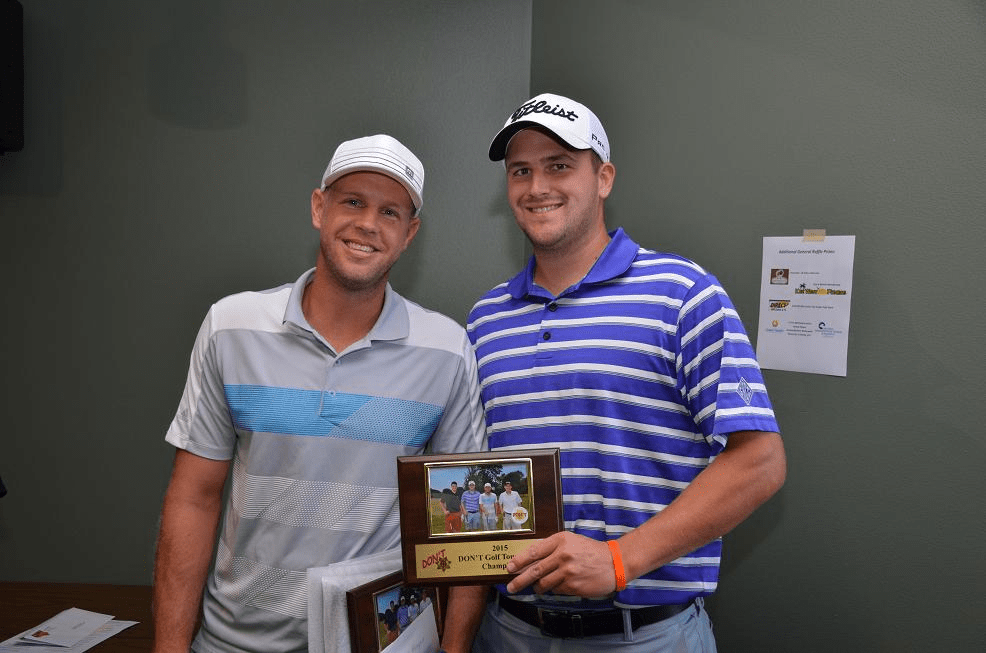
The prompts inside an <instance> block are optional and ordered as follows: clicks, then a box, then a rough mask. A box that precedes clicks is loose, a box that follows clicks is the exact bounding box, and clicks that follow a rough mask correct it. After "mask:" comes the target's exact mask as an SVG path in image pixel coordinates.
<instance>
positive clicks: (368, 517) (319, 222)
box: [154, 135, 486, 653]
mask: <svg viewBox="0 0 986 653" xmlns="http://www.w3.org/2000/svg"><path fill="white" fill-rule="evenodd" d="M423 182H424V169H423V167H422V165H421V162H420V161H419V160H418V159H417V157H415V156H414V154H412V153H411V152H410V150H408V149H407V148H406V147H404V146H403V145H402V144H401V143H399V142H398V141H397V140H395V139H394V138H392V137H390V136H386V135H376V136H369V137H365V138H358V139H355V140H351V141H346V142H344V143H342V144H341V145H339V147H338V148H337V149H336V151H335V154H334V155H333V156H332V160H331V161H330V163H329V165H328V168H327V169H326V170H325V173H324V174H323V176H322V178H321V183H320V185H319V187H318V188H316V189H315V190H314V191H313V192H312V195H311V220H312V225H313V226H314V228H315V229H316V230H317V231H318V233H319V248H318V253H317V255H316V260H315V267H314V268H312V269H310V270H308V271H307V272H305V273H304V274H302V275H301V276H300V277H299V278H298V280H297V281H295V282H294V283H289V284H285V285H283V286H280V287H278V288H273V289H270V290H265V291H262V292H244V293H240V294H236V295H232V296H229V297H226V298H224V299H222V300H220V301H219V302H217V303H216V304H215V305H214V306H213V307H212V308H211V309H210V310H209V313H208V315H207V317H206V319H205V322H204V323H203V325H202V327H201V329H200V331H199V334H198V337H197V339H196V342H195V346H194V348H193V351H192V358H191V365H190V368H189V373H188V381H187V383H186V386H185V392H184V394H183V396H182V399H181V403H180V404H179V407H178V412H177V415H176V416H175V418H174V421H173V422H172V423H171V427H170V428H169V430H168V434H167V437H166V439H167V441H168V442H169V443H171V444H172V445H174V446H175V447H176V448H177V452H176V457H175V460H174V467H173V471H172V476H171V481H170V483H169V485H168V490H167V493H166V495H165V500H164V508H163V510H162V517H161V532H160V536H159V540H158V550H157V557H156V561H155V581H154V617H155V649H154V650H155V651H188V650H189V648H191V649H192V650H195V651H208V652H216V651H257V652H261V651H263V652H266V653H269V652H272V651H307V650H308V625H307V616H308V611H307V596H308V589H307V583H306V570H307V569H309V568H312V567H325V566H329V565H333V564H336V563H340V564H346V562H347V561H353V562H355V563H357V564H358V562H359V559H360V558H362V557H364V556H374V558H373V559H374V560H379V559H381V556H383V557H384V558H386V556H387V555H389V553H390V552H392V551H396V550H397V548H398V544H399V537H400V533H399V522H398V518H397V514H398V513H397V477H396V476H397V470H396V463H395V462H394V461H395V459H396V457H397V456H400V455H413V454H417V453H421V452H422V451H423V450H424V448H425V446H426V445H428V446H429V448H430V449H431V450H433V451H435V452H455V451H475V450H477V449H482V448H483V447H485V441H486V439H485V431H484V428H483V423H482V408H481V406H480V403H479V389H478V385H477V381H476V362H475V358H474V357H473V354H472V349H471V345H470V343H469V341H468V339H467V337H466V334H465V331H464V330H463V329H462V328H461V327H460V326H458V325H457V324H456V323H455V322H453V321H452V320H451V319H449V318H447V317H445V316H443V315H440V314H438V313H434V312H431V311H427V310H425V309H423V308H421V307H420V306H418V305H416V304H414V303H412V302H409V301H407V300H406V299H404V298H403V297H401V296H400V295H398V294H397V293H396V292H394V290H393V289H392V288H391V287H390V284H389V283H388V278H389V274H390V269H391V266H393V264H394V263H395V262H396V261H397V259H398V258H399V257H400V255H401V253H402V252H403V251H404V250H405V249H406V248H407V247H408V245H410V244H411V241H412V240H413V239H414V236H415V234H416V233H417V231H418V228H419V226H420V224H421V219H420V217H419V213H420V211H421V204H422V191H423ZM386 461H391V463H390V464H387V462H386ZM230 469H231V470H232V473H231V478H232V487H231V488H230V491H229V492H228V499H227V501H226V506H225V510H221V508H222V496H223V488H224V485H225V483H226V478H227V473H228V472H229V471H230ZM221 512H222V513H223V520H222V525H221V527H220V525H219V518H220V513H221ZM217 532H218V533H219V538H218V544H216V539H215V537H216V534H217ZM214 545H216V553H215V561H214V562H213V563H212V566H211V569H210V558H211V556H212V551H213V546H214ZM387 559H389V558H387ZM394 559H395V560H396V559H399V558H394ZM350 573H353V572H350ZM203 587H204V594H203ZM200 605H201V617H200V610H199V608H200ZM199 618H201V627H200V628H199V630H198V634H197V635H195V638H194V641H192V637H193V635H194V633H193V630H194V627H195V625H196V623H197V621H198V620H199ZM327 626H328V628H330V629H332V631H333V632H334V631H335V628H336V626H335V624H328V625H327Z"/></svg>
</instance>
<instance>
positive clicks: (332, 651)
mask: <svg viewBox="0 0 986 653" xmlns="http://www.w3.org/2000/svg"><path fill="white" fill-rule="evenodd" d="M401 566H402V565H401V550H400V548H395V549H388V550H386V551H381V552H380V553H373V554H371V555H368V556H362V557H359V558H353V559H351V560H343V561H342V562H337V563H335V564H332V565H328V566H326V567H312V568H311V569H309V570H308V651H309V653H350V651H351V648H350V643H349V613H348V612H347V608H346V591H347V590H350V589H352V588H354V587H359V586H360V585H365V584H366V583H369V582H370V581H372V580H375V579H377V578H382V577H383V576H386V575H387V574H391V573H393V572H395V571H399V570H400V569H401Z"/></svg>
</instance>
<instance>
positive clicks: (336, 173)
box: [322, 134, 425, 215]
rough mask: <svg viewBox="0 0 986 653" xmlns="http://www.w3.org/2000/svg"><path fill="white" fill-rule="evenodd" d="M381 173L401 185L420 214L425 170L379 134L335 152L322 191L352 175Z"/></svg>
mask: <svg viewBox="0 0 986 653" xmlns="http://www.w3.org/2000/svg"><path fill="white" fill-rule="evenodd" d="M361 171H362V172H379V173H381V174H384V175H387V176H388V177H390V178H392V179H394V180H395V181H398V182H400V183H401V185H403V186H404V188H406V189H407V192H408V194H409V195H410V196H411V203H412V204H413V205H414V214H415V215H417V214H418V213H419V212H420V211H421V204H422V202H423V199H422V193H423V192H424V185H425V169H424V166H422V165H421V161H419V160H418V157H416V156H414V154H412V153H411V150H409V149H407V148H406V147H404V146H403V145H401V143H400V141H398V140H397V139H396V138H394V137H393V136H387V135H386V134H377V135H376V136H364V137H363V138H357V139H354V140H351V141H346V142H344V143H342V144H341V145H339V147H337V148H336V151H335V154H333V155H332V160H331V161H329V167H328V168H326V169H325V174H323V175H322V190H325V189H326V188H328V187H329V186H331V185H332V182H334V181H335V180H336V179H338V178H339V177H342V176H343V175H348V174H349V173H350V172H361Z"/></svg>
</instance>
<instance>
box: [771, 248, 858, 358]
mask: <svg viewBox="0 0 986 653" xmlns="http://www.w3.org/2000/svg"><path fill="white" fill-rule="evenodd" d="M823 238H824V239H822V240H817V241H806V239H804V238H801V237H765V238H764V239H763V272H762V276H761V286H760V327H759V330H758V332H757V360H758V361H759V362H760V367H763V368H767V369H775V370H788V371H792V372H810V373H814V374H830V375H833V376H846V370H847V358H848V352H849V307H850V300H851V299H852V270H853V259H854V256H855V249H856V237H855V236H824V237H823Z"/></svg>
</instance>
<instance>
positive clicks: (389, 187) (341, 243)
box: [312, 172, 421, 292]
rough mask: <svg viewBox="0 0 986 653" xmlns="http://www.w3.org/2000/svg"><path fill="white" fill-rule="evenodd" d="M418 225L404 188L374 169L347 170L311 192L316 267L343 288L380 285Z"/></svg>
mask: <svg viewBox="0 0 986 653" xmlns="http://www.w3.org/2000/svg"><path fill="white" fill-rule="evenodd" d="M420 224H421V220H420V219H419V218H416V217H414V206H413V205H412V204H411V197H410V195H408V193H407V190H405V188H404V187H403V186H402V185H401V184H399V183H398V182H396V181H394V180H393V179H391V178H390V177H388V176H386V175H382V174H380V173H376V172H353V173H350V174H348V175H345V176H344V177H340V178H339V179H337V180H336V181H335V182H333V183H332V185H331V186H329V187H328V188H326V189H325V190H315V191H314V192H313V193H312V225H313V226H314V227H315V228H316V229H317V230H318V231H319V235H320V237H319V257H318V261H317V263H316V265H317V266H319V267H321V268H323V269H324V271H325V273H326V275H325V276H326V277H327V278H328V279H329V280H330V281H331V282H332V283H334V284H336V285H337V286H338V287H339V288H341V289H344V290H347V291H353V292H365V291H373V290H380V289H382V287H383V286H384V284H385V283H386V281H387V277H388V275H389V273H390V268H391V267H393V265H394V263H396V262H397V259H398V258H400V255H401V254H402V253H403V252H404V250H405V249H407V246H408V245H410V244H411V241H412V240H413V239H414V235H415V234H416V233H417V232H418V227H419V226H420Z"/></svg>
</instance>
